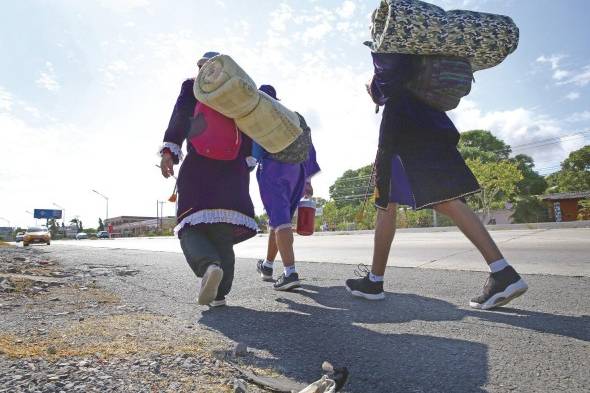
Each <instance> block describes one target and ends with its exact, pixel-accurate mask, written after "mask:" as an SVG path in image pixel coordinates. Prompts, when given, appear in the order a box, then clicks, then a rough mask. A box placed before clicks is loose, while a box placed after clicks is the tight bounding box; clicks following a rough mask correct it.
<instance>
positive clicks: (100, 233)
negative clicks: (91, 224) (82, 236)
mask: <svg viewBox="0 0 590 393" xmlns="http://www.w3.org/2000/svg"><path fill="white" fill-rule="evenodd" d="M96 237H97V238H99V239H108V238H110V236H109V233H108V232H107V231H98V232H97V233H96Z"/></svg>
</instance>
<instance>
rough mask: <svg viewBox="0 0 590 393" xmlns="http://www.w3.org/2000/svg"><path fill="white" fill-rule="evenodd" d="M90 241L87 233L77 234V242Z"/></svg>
mask: <svg viewBox="0 0 590 393" xmlns="http://www.w3.org/2000/svg"><path fill="white" fill-rule="evenodd" d="M82 239H88V234H87V233H86V232H79V233H76V240H82Z"/></svg>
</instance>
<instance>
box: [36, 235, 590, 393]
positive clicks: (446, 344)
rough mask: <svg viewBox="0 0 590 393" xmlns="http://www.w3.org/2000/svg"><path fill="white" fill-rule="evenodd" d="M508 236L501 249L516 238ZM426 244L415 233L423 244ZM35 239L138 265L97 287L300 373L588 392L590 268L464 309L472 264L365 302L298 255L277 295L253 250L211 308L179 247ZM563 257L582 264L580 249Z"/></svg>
mask: <svg viewBox="0 0 590 393" xmlns="http://www.w3.org/2000/svg"><path fill="white" fill-rule="evenodd" d="M585 233H588V232H585ZM531 236H533V237H534V234H532V235H531ZM538 236H554V234H551V233H550V232H549V234H548V235H542V233H541V234H539V235H538ZM348 239H349V240H350V239H352V238H348ZM522 239H527V237H526V236H521V237H520V240H519V241H522ZM298 240H300V239H298ZM310 240H311V239H310ZM506 240H507V242H505V243H504V246H505V247H504V249H507V248H508V247H507V246H508V245H509V244H510V243H513V246H516V243H517V241H516V240H511V241H508V238H506ZM367 241H368V240H367ZM416 241H419V240H418V239H416ZM560 241H563V242H565V243H567V241H566V240H564V239H562V240H560ZM582 241H583V242H587V239H586V238H584V239H582ZM88 243H97V244H98V242H96V241H95V242H88ZM110 243H112V244H113V245H115V244H122V243H123V241H112V242H110ZM300 243H303V242H300ZM344 243H345V244H346V245H345V246H343V247H349V248H350V249H354V247H353V246H352V245H350V244H349V241H345V242H344ZM541 243H542V242H541V241H540V240H538V243H537V244H539V247H541V245H540V244H541ZM104 244H106V242H105V243H104ZM567 244H570V243H567ZM583 245H584V246H586V245H587V243H583ZM431 246H432V245H430V244H429V243H427V242H425V243H424V244H423V245H422V248H432V247H431ZM39 247H44V250H46V251H48V252H49V253H50V254H52V255H53V256H55V257H57V258H60V259H61V260H62V261H64V263H66V264H74V265H79V264H85V263H90V264H113V265H127V266H130V267H133V268H136V269H139V270H140V273H139V274H138V275H136V276H132V277H111V278H104V279H101V280H100V281H99V284H100V285H103V286H106V287H108V288H110V289H112V290H114V291H116V292H117V293H119V294H120V295H121V297H122V299H123V301H124V302H126V303H128V304H130V305H135V304H137V305H141V306H145V307H147V308H148V309H149V310H152V311H154V312H160V313H164V314H169V315H174V316H177V317H180V318H184V319H186V320H187V321H193V322H194V321H196V322H197V326H198V329H204V330H207V331H208V332H210V331H213V332H216V335H217V336H218V337H219V339H220V340H222V342H225V343H227V346H228V347H229V345H230V343H232V342H243V343H246V344H247V345H248V346H249V347H250V348H251V349H252V351H253V352H252V354H251V355H249V356H248V357H247V358H246V359H245V361H246V362H249V363H253V364H261V365H267V366H272V367H275V368H276V369H278V370H280V371H281V372H283V373H285V374H286V375H288V376H289V377H291V378H294V379H296V380H298V381H301V382H310V381H313V380H314V379H316V378H317V377H319V375H320V371H319V370H320V365H321V363H322V361H324V360H329V361H331V362H333V363H334V364H335V365H345V366H347V367H348V368H349V369H350V371H351V378H350V382H349V385H348V387H347V390H346V391H347V392H355V393H385V392H387V393H390V392H454V393H455V392H510V391H515V392H557V391H559V392H588V391H589V390H590V375H589V372H588V370H590V361H589V358H590V356H589V355H590V343H589V341H590V306H589V304H588V298H589V297H590V296H589V295H590V290H589V288H590V278H589V277H570V276H566V275H537V274H533V275H525V276H524V277H525V279H526V280H527V281H528V283H529V286H530V290H529V291H528V292H527V294H525V295H524V296H523V297H521V298H519V299H517V300H515V301H514V302H513V303H511V304H510V307H507V308H502V309H499V310H498V311H494V312H485V311H476V310H471V309H470V308H469V307H468V301H469V299H470V298H471V297H472V296H474V295H477V294H479V292H480V290H481V288H482V286H483V284H484V281H485V279H486V274H485V273H482V272H470V271H452V270H437V269H432V268H431V269H417V268H391V269H389V270H388V272H387V276H386V283H385V289H386V292H387V297H386V299H385V300H384V301H381V302H368V301H362V300H359V299H355V298H352V297H350V296H349V295H348V293H347V292H346V291H345V290H344V288H343V282H344V280H345V279H346V278H349V277H352V276H353V270H354V266H351V265H346V264H333V263H299V264H298V266H299V269H298V270H299V271H300V274H301V275H302V277H304V278H305V282H304V283H305V285H304V287H303V289H301V290H300V291H298V292H294V293H278V292H275V291H273V290H272V289H271V287H270V284H268V283H264V282H262V281H260V279H259V278H258V276H257V274H256V272H255V268H254V262H255V261H254V260H253V259H238V261H237V263H236V278H235V281H234V287H233V290H232V293H231V294H230V296H229V297H228V301H229V306H228V307H226V308H224V309H213V310H209V309H208V308H207V307H199V306H197V305H196V301H195V299H196V291H197V281H196V279H195V277H194V276H193V275H192V272H191V271H190V269H189V268H188V266H187V264H186V262H185V261H184V258H183V256H182V255H181V254H179V253H176V252H153V251H145V250H132V249H124V248H123V247H120V248H117V249H111V248H91V247H81V246H76V245H75V243H73V244H70V245H68V246H63V245H58V244H55V245H52V246H49V247H46V246H39ZM363 247H366V246H363ZM444 247H447V248H444ZM559 247H560V243H556V244H553V245H550V244H545V245H544V246H543V247H541V249H540V250H536V251H535V250H531V252H533V253H536V258H538V259H545V260H548V259H550V257H549V256H550V255H556V254H559V251H558V248H559ZM515 248H516V247H515ZM440 249H441V250H448V251H446V252H448V253H452V252H455V253H459V254H456V255H462V254H460V252H462V251H463V249H458V250H456V249H453V248H452V247H451V245H442V244H441V245H440ZM551 249H553V250H552V251H551ZM419 252H420V251H419ZM424 252H430V251H424ZM515 252H516V251H515ZM563 252H566V251H563ZM567 252H569V251H567ZM300 253H301V252H300ZM342 253H343V254H345V253H346V252H345V251H342ZM515 255H518V254H515ZM572 255H575V256H577V258H578V259H577V260H576V261H577V262H576V263H579V264H581V265H582V266H583V267H584V266H585V268H586V269H587V259H585V258H588V256H587V255H588V253H586V254H585V255H581V251H579V252H578V253H577V254H572ZM542 256H544V258H541V257H542ZM448 259H453V258H451V257H450V254H449V258H448ZM584 260H585V261H586V265H584V264H583V262H584ZM586 272H587V270H586Z"/></svg>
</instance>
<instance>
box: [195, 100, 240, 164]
mask: <svg viewBox="0 0 590 393" xmlns="http://www.w3.org/2000/svg"><path fill="white" fill-rule="evenodd" d="M188 140H189V142H190V143H191V144H192V145H193V147H194V148H195V150H196V151H197V153H199V154H200V155H202V156H204V157H207V158H211V159H213V160H222V161H231V160H235V159H236V157H237V156H238V153H239V151H240V146H241V145H242V135H241V132H240V131H239V130H238V127H237V126H236V122H235V121H234V120H233V119H230V118H229V117H225V116H223V115H222V114H221V113H219V112H217V111H215V110H213V109H211V108H209V107H208V106H207V105H205V104H203V103H201V102H197V105H196V106H195V112H194V116H193V118H192V119H191V128H190V131H189V134H188Z"/></svg>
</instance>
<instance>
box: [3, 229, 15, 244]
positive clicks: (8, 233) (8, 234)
mask: <svg viewBox="0 0 590 393" xmlns="http://www.w3.org/2000/svg"><path fill="white" fill-rule="evenodd" d="M13 231H14V228H13V227H0V240H6V241H12V240H13V239H12V233H13Z"/></svg>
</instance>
